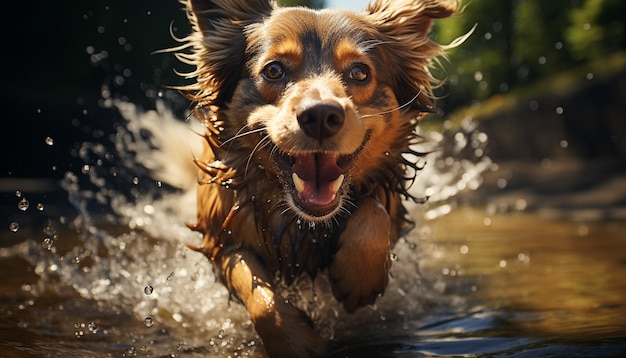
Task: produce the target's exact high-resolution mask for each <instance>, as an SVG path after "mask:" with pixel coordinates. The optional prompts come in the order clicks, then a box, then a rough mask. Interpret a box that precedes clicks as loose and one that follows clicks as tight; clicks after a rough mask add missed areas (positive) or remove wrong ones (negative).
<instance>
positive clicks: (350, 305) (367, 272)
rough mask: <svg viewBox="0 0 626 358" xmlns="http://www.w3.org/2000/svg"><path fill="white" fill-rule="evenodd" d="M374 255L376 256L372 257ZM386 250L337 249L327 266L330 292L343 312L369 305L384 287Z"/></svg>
mask: <svg viewBox="0 0 626 358" xmlns="http://www.w3.org/2000/svg"><path fill="white" fill-rule="evenodd" d="M376 256H378V257H376ZM388 256H389V255H388V252H387V251H385V252H384V253H382V254H381V253H379V252H375V253H371V252H358V250H354V249H353V250H340V251H339V252H337V255H336V256H335V261H334V263H333V265H332V266H331V269H330V279H331V282H332V289H333V294H334V295H335V297H336V298H337V300H338V301H340V302H343V306H344V308H345V309H346V311H347V312H350V313H351V312H354V311H355V310H356V309H357V308H359V307H363V306H366V305H370V304H373V303H374V302H375V301H376V299H377V298H378V296H380V295H381V294H382V293H383V292H384V291H385V288H386V287H387V283H388V281H389V275H388V269H387V266H388V260H387V259H388Z"/></svg>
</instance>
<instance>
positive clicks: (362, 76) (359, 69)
mask: <svg viewBox="0 0 626 358" xmlns="http://www.w3.org/2000/svg"><path fill="white" fill-rule="evenodd" d="M348 76H349V77H350V79H351V80H354V81H356V82H365V81H367V79H368V78H369V73H368V68H367V66H365V65H364V64H361V63H359V64H355V65H353V66H352V68H351V69H350V72H348Z"/></svg>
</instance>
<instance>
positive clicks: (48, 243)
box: [41, 237, 53, 250]
mask: <svg viewBox="0 0 626 358" xmlns="http://www.w3.org/2000/svg"><path fill="white" fill-rule="evenodd" d="M52 244H53V241H52V239H51V238H49V237H46V238H45V239H43V242H42V243H41V246H42V247H43V248H44V249H46V250H51V249H52Z"/></svg>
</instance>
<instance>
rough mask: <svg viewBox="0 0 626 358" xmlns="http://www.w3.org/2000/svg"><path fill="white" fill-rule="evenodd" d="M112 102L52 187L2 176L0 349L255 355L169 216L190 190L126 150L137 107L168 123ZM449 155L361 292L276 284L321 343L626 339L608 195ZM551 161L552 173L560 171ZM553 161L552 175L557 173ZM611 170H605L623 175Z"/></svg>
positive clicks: (522, 347) (471, 141)
mask: <svg viewBox="0 0 626 358" xmlns="http://www.w3.org/2000/svg"><path fill="white" fill-rule="evenodd" d="M120 108H121V109H122V112H123V113H125V116H126V117H127V118H126V119H127V120H128V122H127V123H126V124H125V125H121V126H119V127H118V128H117V132H116V133H115V135H113V136H111V137H110V138H111V142H110V143H108V142H106V141H103V142H102V143H94V142H85V143H83V144H82V145H81V147H80V148H79V150H77V151H76V153H77V159H79V160H80V161H83V162H84V163H85V165H84V166H81V167H79V168H80V170H77V171H75V172H68V174H67V175H66V176H65V178H64V179H63V180H62V187H63V189H62V190H61V188H57V187H56V186H55V185H52V186H42V185H41V184H42V183H34V184H33V185H31V184H32V183H29V182H27V181H24V182H17V183H9V184H10V185H9V184H7V183H4V184H5V185H3V187H4V188H11V189H10V191H7V192H5V193H4V197H5V198H7V202H9V203H11V205H10V206H12V207H11V208H10V209H7V212H8V215H7V217H8V222H7V226H8V227H7V229H6V230H5V232H4V234H2V235H1V236H0V240H1V241H0V243H1V246H0V288H1V292H2V295H1V296H0V352H2V355H3V356H6V357H30V356H32V357H38V356H55V357H76V356H84V357H91V356H116V357H120V356H122V357H135V356H139V357H148V356H151V357H153V356H168V357H174V356H188V357H206V356H218V357H220V356H223V357H227V356H231V357H235V356H264V353H263V349H262V344H261V343H260V341H259V339H258V337H257V336H256V333H255V332H254V330H253V327H252V325H251V322H250V320H249V319H248V317H247V314H246V313H245V311H244V310H243V308H242V307H241V306H240V305H239V304H237V303H235V302H230V301H229V297H228V293H227V292H226V290H225V289H224V288H223V287H222V286H221V285H220V284H219V283H217V282H216V280H215V277H214V275H213V273H212V271H211V268H210V266H209V263H208V262H206V260H205V259H204V258H203V257H201V255H197V254H195V253H193V252H190V251H189V250H187V248H186V247H185V243H193V242H195V241H194V240H197V239H198V237H197V236H196V235H195V234H194V233H192V232H190V231H189V230H187V229H186V228H185V226H184V222H185V221H189V220H191V219H193V216H194V210H195V206H194V204H193V191H191V192H186V191H184V190H178V189H175V188H174V187H171V186H168V185H167V183H165V182H161V181H159V180H155V179H154V178H151V177H150V176H149V172H148V171H147V170H145V167H144V166H143V165H145V164H146V163H145V162H142V161H143V160H144V159H145V158H150V157H151V156H146V154H147V153H153V152H152V151H153V150H154V144H155V143H154V142H152V140H154V139H155V137H154V136H150V135H146V133H147V132H146V130H148V131H149V130H150V128H147V127H146V126H153V124H152V125H148V124H146V126H142V125H137V123H144V124H145V123H149V122H145V121H143V120H145V119H150V120H152V121H154V120H156V121H161V122H158V123H164V126H165V127H166V128H169V127H168V126H170V125H172V124H171V123H170V124H167V123H168V122H167V120H168V118H170V117H171V113H169V112H167V110H166V109H165V108H161V109H160V111H159V112H158V113H157V112H150V113H140V112H137V111H134V107H132V106H130V107H128V106H127V107H120ZM142 121H143V122H142ZM163 121H165V122H163ZM152 128H154V127H152ZM172 128H173V127H172ZM168 133H169V134H172V133H174V131H173V129H172V131H169V129H168ZM428 135H429V136H430V137H431V139H432V140H433V141H444V143H447V144H445V145H446V146H449V147H451V148H452V151H453V152H456V154H462V153H460V152H462V151H463V150H464V148H470V149H471V151H472V153H474V154H476V153H481V151H477V150H476V149H480V148H483V147H484V146H485V145H486V144H487V136H486V135H485V134H484V133H482V134H481V132H480V131H479V130H478V128H477V126H476V124H475V123H473V122H472V121H467V122H466V123H465V125H464V126H463V127H462V128H461V129H459V130H458V131H457V132H456V133H447V134H445V135H440V134H428ZM186 153H188V151H187V152H186ZM459 157H461V158H465V159H457V160H450V158H449V157H446V156H445V155H442V154H441V152H437V153H434V154H433V156H431V157H429V158H428V160H429V165H427V166H426V168H425V169H424V172H423V173H422V174H421V175H420V177H419V178H420V182H418V183H416V185H415V188H414V190H416V191H417V192H420V193H424V194H426V195H428V196H430V199H431V200H430V201H429V203H428V204H427V205H425V206H419V205H416V206H413V207H412V209H411V210H412V212H413V214H414V217H416V218H423V219H419V221H420V223H419V225H418V227H417V228H416V230H414V231H413V232H412V233H411V234H410V235H409V236H408V237H406V238H404V239H402V240H401V241H400V242H399V243H398V245H397V246H396V248H395V249H394V258H395V262H394V263H393V268H392V272H391V276H392V279H391V283H390V286H389V287H388V289H387V291H386V293H385V295H384V296H383V297H381V298H380V299H379V300H378V302H377V304H376V305H375V306H370V307H366V308H363V309H361V310H360V311H358V312H357V313H356V314H355V315H348V314H346V313H345V312H343V310H342V309H341V308H340V306H339V305H337V304H336V303H334V302H333V300H332V297H331V296H332V295H331V293H330V290H329V288H328V283H327V282H325V281H324V279H322V278H319V279H317V280H316V281H315V282H314V283H311V282H308V281H307V280H302V282H299V283H298V284H297V285H296V287H295V288H293V289H290V290H285V292H284V296H285V297H287V298H288V299H290V300H292V301H297V302H298V305H299V306H301V307H302V308H303V309H305V310H306V311H308V312H309V314H310V315H311V316H312V317H313V319H314V321H315V324H316V326H317V327H318V329H320V331H322V333H323V334H324V335H325V336H326V337H332V338H333V341H334V343H333V348H332V354H331V355H332V356H333V357H346V356H348V357H364V356H376V357H415V356H514V357H534V356H572V355H576V356H598V357H606V356H620V355H622V354H623V353H624V352H626V334H624V332H626V323H625V322H626V321H624V317H625V316H626V303H625V301H624V295H625V294H626V282H625V281H624V280H623V277H626V250H625V249H624V248H625V247H626V242H625V240H626V222H624V221H623V220H619V219H615V218H619V217H620V212H621V211H620V210H621V209H620V207H619V205H618V206H615V205H613V206H611V205H612V204H611V205H608V208H609V209H610V212H612V213H613V214H612V215H582V216H581V215H579V214H576V213H577V212H578V211H576V210H570V209H571V208H569V209H568V206H567V205H565V204H566V202H564V201H561V202H558V201H557V202H558V203H560V204H562V205H556V204H555V205H553V206H551V207H550V210H548V211H545V210H544V211H542V210H540V209H541V208H540V207H539V206H534V205H539V204H537V203H538V200H537V197H538V194H537V193H538V192H537V190H536V187H527V188H524V187H523V186H516V185H514V181H513V180H512V179H511V178H512V177H508V178H509V180H508V190H497V189H503V188H502V187H503V185H501V182H499V179H501V178H502V177H507V175H509V174H507V173H509V172H510V171H511V170H519V168H520V166H517V167H516V166H513V169H511V168H510V167H508V166H506V165H495V164H493V163H492V162H491V160H490V159H489V158H488V157H486V156H484V155H474V156H467V155H465V156H464V155H460V156H459ZM142 158H144V159H142ZM142 164H143V165H142ZM568 168H570V169H569V170H570V171H568V170H564V171H560V173H561V175H565V176H566V177H568V176H569V175H570V174H571V173H572V171H571V170H573V169H571V167H568ZM553 169H554V170H555V172H554V173H553V178H552V179H551V180H553V183H558V182H559V180H562V179H563V176H560V175H557V173H556V168H555V167H553ZM528 173H530V172H529V171H528ZM542 173H543V174H545V171H542ZM612 173H613V174H614V176H613V177H612V178H610V180H608V179H609V178H607V181H606V182H610V183H613V181H615V182H617V183H622V184H623V183H624V182H626V181H625V180H624V176H623V175H622V173H620V172H615V171H613V172H612ZM513 177H514V176H513ZM543 179H546V178H543ZM543 182H544V183H548V182H549V180H548V181H546V180H543ZM124 183H125V184H124ZM44 184H45V183H44ZM614 187H615V186H614V185H609V186H605V187H597V186H593V187H589V186H588V187H584V186H583V187H582V188H580V190H577V191H571V190H570V192H571V193H573V194H576V195H574V197H576V198H580V196H581V195H582V196H584V195H585V193H587V194H589V192H588V191H587V189H589V190H595V192H596V193H603V194H606V190H613V189H614ZM484 188H486V189H484ZM494 188H495V189H494ZM602 188H604V191H602ZM611 188H613V189H611ZM479 189H480V190H488V191H490V193H489V194H490V195H485V193H484V192H481V191H480V190H479ZM17 190H20V192H17ZM190 193H191V195H190ZM573 194H572V195H573ZM477 195H478V196H480V197H482V198H485V197H488V198H489V199H488V200H487V201H486V202H485V201H484V200H483V201H480V200H477V199H476V196H477ZM553 199H554V200H556V199H555V198H553ZM26 202H28V204H27V203H26ZM59 203H66V204H60V205H59ZM618 204H619V202H618ZM544 207H545V206H544ZM582 207H583V206H582V205H581V206H577V207H573V208H574V209H577V208H578V209H579V208H582ZM594 208H595V210H600V206H599V205H596V206H594ZM531 209H532V210H531ZM585 212H586V211H585ZM605 212H606V211H605ZM555 213H556V214H558V215H555ZM572 213H573V214H572ZM607 218H614V219H612V220H611V219H607Z"/></svg>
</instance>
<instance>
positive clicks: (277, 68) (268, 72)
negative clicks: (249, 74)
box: [263, 61, 285, 81]
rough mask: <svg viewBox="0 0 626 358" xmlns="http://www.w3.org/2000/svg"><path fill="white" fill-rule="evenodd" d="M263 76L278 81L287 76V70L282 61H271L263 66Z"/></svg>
mask: <svg viewBox="0 0 626 358" xmlns="http://www.w3.org/2000/svg"><path fill="white" fill-rule="evenodd" d="M263 77H265V78H266V79H268V80H270V81H276V80H279V79H281V78H283V77H285V70H284V69H283V65H282V64H281V63H280V62H276V61H274V62H270V63H268V64H267V65H265V67H264V68H263Z"/></svg>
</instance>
